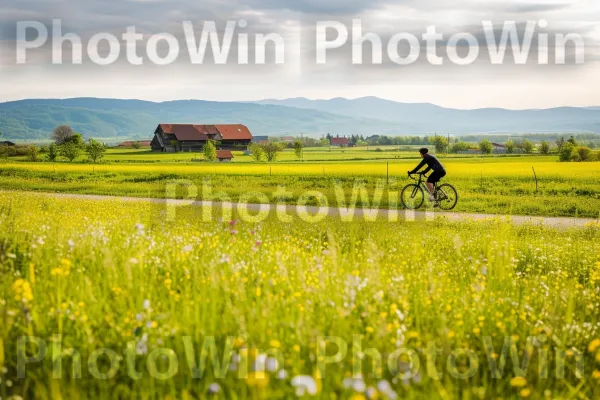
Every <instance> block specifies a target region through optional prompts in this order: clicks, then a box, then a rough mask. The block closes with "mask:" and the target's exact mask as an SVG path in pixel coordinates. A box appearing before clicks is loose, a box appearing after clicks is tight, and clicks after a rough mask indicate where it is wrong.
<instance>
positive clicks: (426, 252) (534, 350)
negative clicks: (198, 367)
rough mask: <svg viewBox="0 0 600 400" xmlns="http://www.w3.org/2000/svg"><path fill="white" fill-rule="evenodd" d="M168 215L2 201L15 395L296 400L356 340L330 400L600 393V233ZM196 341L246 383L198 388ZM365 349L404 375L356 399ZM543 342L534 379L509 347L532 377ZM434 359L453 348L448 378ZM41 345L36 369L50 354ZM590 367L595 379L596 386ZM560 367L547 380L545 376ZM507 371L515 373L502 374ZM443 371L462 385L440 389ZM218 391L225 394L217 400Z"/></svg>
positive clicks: (336, 371) (113, 204) (385, 377)
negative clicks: (496, 371)
mask: <svg viewBox="0 0 600 400" xmlns="http://www.w3.org/2000/svg"><path fill="white" fill-rule="evenodd" d="M164 214H165V210H164V209H163V207H162V206H160V205H156V204H154V205H153V204H150V203H146V202H140V203H122V202H120V201H117V200H109V201H84V200H69V199H53V198H48V197H38V196H35V195H33V194H19V193H0V271H1V274H0V288H1V290H2V293H3V296H2V300H1V301H0V316H1V317H2V325H1V329H0V350H2V351H1V352H0V370H2V371H3V372H2V375H1V376H2V380H1V381H0V396H1V397H2V398H11V397H10V396H16V395H18V396H21V397H23V398H41V399H44V398H46V399H50V398H51V399H59V398H64V399H75V398H81V399H84V398H99V399H109V398H142V399H166V398H169V399H199V398H222V399H232V398H237V399H266V398H291V397H294V396H295V393H296V391H297V387H295V385H294V382H296V381H294V378H297V377H299V376H306V378H305V379H309V380H310V379H314V378H315V376H318V375H317V370H318V368H319V361H323V360H324V359H323V358H322V357H324V356H332V355H334V354H336V352H337V351H338V347H337V346H336V345H335V344H333V343H332V342H335V343H338V344H339V343H347V344H348V346H349V347H348V352H347V354H346V355H345V356H344V357H340V359H339V362H332V363H330V364H328V365H327V366H326V370H325V371H324V374H323V375H321V378H322V379H317V380H316V382H317V383H318V384H317V385H316V387H317V391H318V392H317V394H316V398H338V399H364V398H365V397H364V394H363V393H362V391H363V390H364V389H361V386H362V385H363V384H364V387H365V388H367V387H368V388H372V389H369V392H370V393H371V395H373V394H374V393H377V395H378V397H379V398H382V399H385V398H389V394H390V392H389V391H387V394H388V397H386V394H385V392H386V390H381V389H382V388H383V389H384V387H383V386H381V385H383V383H382V382H387V384H388V385H389V387H390V389H389V390H391V391H393V392H394V393H397V394H398V395H399V396H401V397H402V398H410V399H420V398H428V399H459V398H465V397H468V398H482V399H483V398H497V397H502V398H506V399H509V398H520V397H523V396H528V395H531V397H532V398H543V397H544V396H546V397H550V398H573V397H576V398H586V397H587V398H597V397H598V396H599V395H600V387H599V385H598V379H597V378H598V376H600V371H598V367H599V364H598V362H597V361H596V359H597V358H596V352H597V351H598V350H597V349H598V348H599V347H598V345H597V344H598V342H597V340H596V339H598V338H599V337H600V328H599V327H598V324H597V321H598V320H599V319H600V311H599V308H598V303H599V302H600V298H599V295H598V293H600V286H599V285H600V233H599V230H598V227H592V226H590V227H589V228H585V229H580V230H563V231H556V230H552V229H545V228H540V227H534V226H523V227H514V226H512V225H510V224H506V223H503V222H501V221H489V222H485V223H447V222H444V221H443V220H439V221H437V222H430V223H424V222H414V223H387V222H384V221H378V222H371V223H367V222H359V221H357V222H351V223H344V222H342V221H340V220H338V219H326V220H325V221H323V222H321V223H315V224H306V223H303V222H302V221H300V220H294V221H292V222H287V223H284V222H281V221H279V220H278V219H277V218H276V217H275V216H271V217H269V218H268V219H267V220H266V221H264V222H262V223H261V224H259V225H257V224H253V223H247V222H243V221H238V222H237V223H236V224H231V223H229V221H224V222H219V221H218V218H217V217H215V219H214V220H213V221H212V222H202V221H200V218H199V215H198V212H197V210H194V209H182V210H180V212H179V213H178V214H177V216H176V219H175V220H174V221H167V220H166V219H165V217H164ZM236 219H237V218H236ZM24 335H25V336H34V337H37V338H39V339H40V340H43V341H45V342H46V344H47V345H48V355H47V357H46V358H45V359H44V360H43V361H40V362H30V363H28V364H27V365H26V366H25V370H24V375H23V378H22V379H18V378H17V359H18V354H17V341H18V338H19V337H21V336H24ZM53 335H60V339H61V343H62V348H63V349H65V351H66V352H65V353H63V354H62V355H63V358H62V367H61V368H59V367H58V366H57V364H53V362H52V357H53V354H56V353H53V352H55V351H56V350H54V348H53V347H52V337H53ZM185 337H188V338H189V339H187V340H189V343H191V344H192V346H193V349H194V351H195V354H194V359H195V360H196V362H199V360H200V354H201V353H202V346H203V344H206V343H210V342H208V341H207V340H209V339H210V338H214V340H215V343H216V348H217V350H218V352H219V353H218V356H219V359H220V360H222V359H221V357H222V356H223V354H224V349H225V348H226V344H227V343H229V344H230V345H231V352H232V353H231V355H232V357H231V359H229V360H228V361H227V362H228V365H229V368H225V372H224V374H223V375H222V376H220V377H217V373H216V371H215V368H214V367H213V365H212V363H211V361H210V360H211V358H210V357H209V358H208V361H207V364H206V366H207V367H206V370H205V371H204V374H203V375H202V376H201V377H198V379H193V376H192V373H191V370H190V363H189V360H188V358H187V355H189V354H190V353H189V352H190V351H191V350H190V349H191V348H188V349H187V350H186V347H185V345H184V343H185V342H184V338H185ZM319 337H331V339H328V341H327V343H329V345H328V346H326V347H325V348H323V347H320V344H323V339H321V340H320V339H319ZM357 338H360V346H361V348H362V349H363V350H365V349H375V350H376V351H377V352H378V353H379V354H381V355H382V357H383V358H382V360H383V362H384V363H383V364H382V365H381V368H379V367H377V368H373V367H372V365H373V364H372V362H371V361H372V360H371V359H370V358H369V357H367V358H366V359H365V360H363V361H362V363H360V368H361V371H362V375H360V376H356V380H355V381H354V382H347V381H345V379H347V378H349V377H351V376H353V367H354V368H357V365H358V364H353V360H354V361H355V360H358V359H359V355H360V354H361V352H360V351H359V349H358V348H357V347H353V345H352V343H353V340H354V343H356V341H357V340H358V339H357ZM528 338H529V339H528ZM534 338H537V339H536V340H542V343H543V344H542V346H541V347H540V346H534V345H532V346H533V347H531V359H530V364H529V366H528V367H527V368H525V371H524V372H518V370H517V369H516V368H517V365H516V364H515V363H514V362H513V361H511V353H510V352H507V353H505V354H503V351H502V348H503V344H504V343H505V340H513V341H514V343H515V353H514V354H515V355H516V356H517V357H518V358H519V361H522V357H523V354H524V352H525V351H526V349H527V348H528V347H527V345H526V343H528V340H534ZM56 340H57V339H55V341H54V342H55V343H57V342H56ZM488 342H489V343H490V344H491V346H492V347H491V348H486V346H485V343H488ZM128 343H131V344H130V346H131V347H130V348H131V349H132V350H130V351H132V352H131V353H127V352H126V351H127V348H128V347H127V346H128ZM531 343H533V344H535V343H538V342H531ZM428 345H430V346H434V348H435V349H438V350H439V353H435V361H431V363H430V364H429V365H428V362H427V354H431V353H427V350H426V349H427V348H428V347H427V346H428ZM25 348H26V349H27V351H28V353H26V355H28V356H33V355H35V354H36V351H37V348H36V346H35V345H33V344H29V345H27V346H26V347H25ZM70 348H72V349H74V351H69V350H66V349H70ZM103 348H105V349H110V350H112V351H114V352H116V353H117V354H120V355H122V357H123V358H122V359H121V361H120V363H119V364H118V367H117V368H116V370H115V371H114V372H115V373H114V375H113V376H110V377H109V378H108V379H104V380H101V379H97V378H94V372H93V370H91V369H90V367H89V365H88V361H89V359H90V356H91V355H92V354H93V353H94V352H95V351H98V350H99V349H103ZM134 349H137V350H138V351H137V352H136V351H135V350H134ZM157 349H163V350H158V351H159V353H153V352H154V351H157ZM269 349H270V350H269ZM398 349H404V350H403V351H404V352H405V354H413V357H416V359H418V360H419V369H418V370H414V369H413V377H412V378H410V377H409V378H407V379H405V380H403V379H400V378H398V376H397V374H398V373H400V372H403V373H404V372H407V371H408V370H407V368H408V366H409V364H408V361H409V359H406V358H405V357H400V358H399V359H398V360H399V364H392V367H391V368H392V369H390V367H389V365H388V364H387V363H386V361H387V360H388V359H389V358H390V356H391V355H392V354H394V351H397V350H398ZM409 349H411V351H413V353H406V352H407V351H409ZM506 350H507V351H508V348H507V349H506ZM186 351H187V353H186ZM459 351H462V353H460V352H459ZM465 351H466V352H467V353H465ZM373 353H374V350H371V351H369V352H368V354H370V355H372V354H373ZM73 354H76V355H77V354H78V355H80V356H81V359H82V374H81V379H74V378H73V373H72V371H73V370H72V365H73V363H72V356H73ZM127 354H129V356H126V355H127ZM161 354H162V355H165V357H162V356H161ZM452 354H454V355H452ZM460 354H462V355H460ZM465 354H469V355H471V357H475V358H476V360H477V363H478V365H479V367H477V368H475V367H473V366H474V365H475V364H469V361H468V359H467V357H466V356H465ZM579 354H580V355H581V357H582V358H581V360H582V362H583V366H584V367H585V368H584V370H583V373H582V375H581V376H579V377H578V376H576V362H575V357H576V356H577V357H579ZM204 355H205V356H206V355H207V352H206V351H205V352H204ZM262 355H264V357H266V358H267V359H268V360H269V361H268V362H267V365H270V366H271V367H272V368H270V369H269V370H267V372H265V374H264V375H263V374H260V373H256V371H255V368H256V365H257V364H256V361H257V360H260V359H261V357H263V356H262ZM167 356H168V357H170V359H171V360H173V359H174V358H177V361H178V368H177V370H176V371H175V373H174V375H173V376H170V377H168V378H167V379H160V376H159V375H157V374H156V373H154V374H152V373H150V372H149V371H150V370H149V369H148V362H149V363H150V365H151V366H152V367H153V366H154V365H155V364H156V365H157V368H158V371H159V372H161V373H166V372H167V371H169V365H167V360H168V358H167ZM563 356H564V362H563V364H564V366H565V368H564V375H562V376H561V374H560V367H558V366H557V365H561V362H562V361H561V360H562V357H563ZM127 357H129V358H127ZM274 357H278V358H279V362H278V363H277V365H275V364H274V362H273V360H270V358H274ZM453 357H456V359H455V358H453ZM544 357H546V360H547V366H548V370H547V372H548V376H547V377H544V376H543V375H540V373H539V372H538V367H539V365H540V362H542V363H543V361H542V360H543V359H544ZM149 359H150V361H148V360H149ZM493 359H496V360H497V361H498V362H499V363H500V362H501V361H500V360H502V359H504V360H505V361H506V365H505V367H504V370H503V372H502V373H501V374H500V375H499V376H498V377H494V376H493V375H492V372H491V370H490V360H493ZM109 360H110V357H109V356H106V355H104V356H102V357H101V358H100V359H99V362H98V365H99V370H100V372H102V373H106V372H107V371H109V370H110V365H109V364H108V362H109ZM128 360H129V361H128ZM235 360H237V362H236V361H235ZM413 360H415V358H413ZM448 360H450V362H451V364H450V366H451V367H448V365H449V364H448ZM452 360H454V361H455V363H454V364H452ZM114 361H115V362H117V360H116V359H115V360H114ZM130 362H133V363H134V364H135V371H136V373H135V374H133V373H132V372H131V371H132V370H131V369H129V370H128V367H127V365H128V363H130ZM246 362H247V365H248V373H244V372H243V370H244V365H246V364H245V363H246ZM557 363H558V364H557ZM53 365H54V368H55V370H57V371H60V373H61V378H60V379H54V378H53V375H52V374H53ZM95 365H96V364H95V363H92V366H95ZM129 365H131V364H129ZM395 365H399V367H400V368H401V369H400V371H398V370H395V368H396V367H395ZM414 365H415V364H413V367H414ZM452 365H455V366H456V369H454V367H452ZM470 367H473V368H470ZM433 368H435V370H436V371H439V372H441V373H443V375H442V376H441V377H439V380H438V379H436V375H434V374H433V372H431V371H433ZM469 371H470V372H472V374H471V373H470V372H469ZM138 373H139V374H141V375H140V376H139V379H133V378H132V377H135V376H136V374H138ZM458 374H465V375H469V378H467V379H461V378H459V377H458ZM557 374H558V375H557ZM517 375H522V376H523V378H524V379H515V377H516V376H517ZM280 378H281V379H280ZM215 384H217V385H218V387H219V388H220V391H219V393H217V394H215V395H214V396H209V394H208V393H209V391H210V390H211V387H212V389H214V388H215V387H216V386H215ZM352 384H354V386H353V385H352ZM211 385H212V386H211ZM378 385H379V386H378ZM378 387H379V388H380V389H379V390H378V389H377V388H378Z"/></svg>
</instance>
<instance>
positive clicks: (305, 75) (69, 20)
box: [0, 0, 600, 109]
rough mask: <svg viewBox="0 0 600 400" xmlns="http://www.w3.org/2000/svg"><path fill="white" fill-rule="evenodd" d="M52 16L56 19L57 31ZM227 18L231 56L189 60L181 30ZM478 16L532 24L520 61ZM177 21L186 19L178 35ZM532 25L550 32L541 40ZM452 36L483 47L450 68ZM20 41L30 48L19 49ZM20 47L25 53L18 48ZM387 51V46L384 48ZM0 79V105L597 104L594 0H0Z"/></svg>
mask: <svg viewBox="0 0 600 400" xmlns="http://www.w3.org/2000/svg"><path fill="white" fill-rule="evenodd" d="M53 20H57V21H60V30H61V31H60V32H58V29H57V28H56V26H54V25H53ZM228 21H230V22H229V23H230V24H233V26H234V27H235V29H233V31H231V32H232V41H231V46H230V51H229V56H228V57H226V58H225V59H224V61H223V60H222V61H223V63H221V64H219V63H218V62H216V61H215V60H216V57H215V53H214V52H213V51H211V50H210V49H209V50H207V52H206V54H205V55H204V58H203V60H202V63H200V62H198V59H196V62H193V60H192V59H193V57H192V56H190V54H189V50H188V46H190V40H191V39H194V41H195V43H194V45H195V46H196V47H197V46H198V44H199V42H200V38H201V36H202V31H203V30H204V29H207V22H208V23H211V22H212V23H214V27H215V29H216V37H217V38H218V40H220V41H222V40H224V36H225V35H226V33H227V30H226V26H227V23H228ZM240 21H243V22H240ZM353 21H360V26H361V29H362V32H359V33H357V34H356V38H360V37H362V35H365V34H372V35H376V37H377V40H376V42H377V41H379V42H380V45H381V62H380V63H375V64H373V63H372V56H373V51H372V49H373V48H375V47H378V46H379V44H377V43H375V45H373V44H372V43H373V42H372V41H371V40H367V41H366V42H365V43H364V44H363V45H362V46H361V45H360V44H358V45H357V46H355V47H354V48H353V46H352V41H353V33H354V32H353ZM483 21H490V23H492V24H493V30H492V31H493V33H494V34H495V35H496V36H494V38H496V39H498V40H499V38H500V37H501V33H502V29H503V24H504V23H505V22H507V21H514V23H515V27H516V32H517V33H518V35H519V38H520V39H521V38H523V37H524V35H526V34H527V29H526V27H527V24H528V22H529V23H530V24H534V25H533V26H534V31H533V34H532V48H531V49H530V53H529V57H528V58H527V60H526V61H527V62H526V63H525V64H517V63H516V61H515V59H514V58H513V56H512V54H509V55H508V56H507V57H506V58H505V60H504V63H502V64H493V63H492V62H491V57H490V56H489V51H490V49H489V47H488V45H487V43H489V42H486V34H485V30H484V23H483ZM184 23H187V24H188V27H189V29H190V30H189V31H187V34H188V36H186V30H185V28H184V25H183V24H184ZM354 24H356V22H354ZM540 24H542V25H540ZM25 25H29V26H30V27H29V28H28V30H27V31H25V35H24V36H23V35H21V36H19V32H20V29H21V30H22V29H23V26H25ZM325 25H327V26H330V28H329V29H328V30H327V31H322V32H321V33H319V29H318V27H319V26H321V27H322V26H325ZM40 26H41V27H43V29H44V30H46V31H47V33H48V38H47V41H46V43H45V44H43V45H41V44H35V43H33V41H34V40H35V39H36V37H37V33H39V29H40V28H39V27H40ZM334 27H335V28H334ZM430 27H435V29H436V32H437V33H439V34H441V35H443V37H441V38H440V40H439V41H438V42H436V44H435V46H433V47H432V49H433V51H435V54H436V56H437V57H440V58H441V59H442V60H443V62H442V65H432V63H431V62H430V61H429V58H428V53H427V51H428V50H427V48H426V45H425V42H424V40H422V38H421V36H422V35H423V34H424V33H426V32H427V30H428V29H429V28H430ZM128 28H130V29H131V28H135V32H136V33H137V34H139V36H140V39H139V40H138V41H137V43H136V44H134V45H133V47H132V46H129V48H128V44H127V41H126V40H125V39H124V38H123V37H122V36H123V34H125V33H126V32H127V31H128ZM343 30H346V31H347V34H348V39H347V41H346V42H345V44H344V45H342V46H340V47H339V48H332V49H329V50H328V51H327V53H326V54H327V62H326V63H325V64H318V63H317V60H318V57H317V54H318V48H317V47H318V46H317V42H318V41H319V42H320V43H321V46H324V43H326V42H329V43H332V42H334V41H335V39H336V37H338V38H339V36H338V35H342V36H343V32H342V31H343ZM36 32H37V33H36ZM163 33H166V34H168V36H170V37H171V38H172V39H173V40H175V41H176V42H177V46H178V47H179V52H178V53H177V54H178V56H177V57H175V58H173V59H172V60H171V61H170V62H168V63H166V64H167V65H157V63H156V62H153V60H165V58H166V57H167V56H168V55H169V49H171V51H172V50H173V46H172V45H171V47H169V46H167V41H166V40H164V39H163V40H159V39H157V38H158V36H157V35H159V34H163ZM240 33H241V34H242V36H246V37H247V38H248V39H247V43H246V42H245V41H244V39H240V38H241V37H242V36H240ZM540 33H542V34H544V35H545V36H547V37H548V38H549V39H548V45H547V46H546V45H544V42H543V39H541V37H540V36H539V34H540ZM61 34H62V35H66V34H74V35H77V37H78V38H79V40H80V41H81V54H82V59H81V63H73V62H72V61H73V53H75V54H76V55H77V52H78V51H77V48H76V46H75V48H73V46H72V45H71V43H70V42H66V43H65V44H63V45H62V46H61V45H60V42H59V41H58V38H59V37H60V36H61ZM99 34H101V35H104V37H106V35H113V36H114V37H116V38H117V39H118V40H117V42H116V43H113V45H115V44H116V46H117V47H113V48H110V46H109V45H108V41H107V40H97V41H96V40H95V39H97V38H98V37H99V36H98V35H99ZM455 34H461V35H463V36H461V37H463V38H464V37H466V36H464V35H465V34H468V35H469V37H470V38H473V39H474V40H477V43H478V44H480V47H479V50H478V51H479V53H478V54H475V57H474V58H473V59H472V60H471V61H472V62H470V63H469V65H456V64H455V63H454V62H453V59H452V58H451V57H450V55H449V54H450V53H452V54H455V55H456V57H455V59H456V58H460V57H462V59H463V60H464V59H465V57H466V56H467V55H469V54H470V53H469V49H468V47H467V46H466V44H467V41H466V39H464V40H462V41H455V42H452V41H451V40H450V38H451V37H452V36H453V35H455ZM53 35H55V36H56V38H53ZM257 35H261V36H262V37H271V38H274V37H277V38H281V43H283V46H281V48H282V49H283V50H280V54H279V55H280V56H281V57H282V60H279V61H282V62H281V63H276V61H278V60H277V57H276V51H275V49H276V48H277V46H276V44H275V43H280V42H277V40H273V41H271V42H268V44H267V45H266V46H265V48H266V49H267V50H266V56H265V60H264V61H265V63H264V64H258V63H257V58H256V56H255V51H256V48H257V47H259V46H257V43H258V39H257ZM268 35H270V36H268ZM372 35H371V36H369V37H371V38H372V37H373V36H372ZM398 35H400V37H403V38H406V37H407V35H413V36H414V37H416V38H419V43H417V45H418V46H419V48H417V49H416V50H415V47H414V43H413V44H412V45H413V47H412V48H410V47H409V46H408V44H409V41H408V40H403V39H397V40H395V39H394V38H397V37H399V36H398ZM557 35H578V37H580V38H582V39H581V40H582V41H583V42H582V43H583V45H584V50H583V57H584V60H583V61H582V60H578V59H577V57H576V54H575V51H576V49H577V46H576V45H575V44H574V43H575V42H571V43H569V44H568V45H566V46H563V47H564V48H565V49H566V50H565V63H564V64H557V63H556V58H555V57H556V56H557V54H556V52H555V48H556V47H555V46H556V45H557V42H556V39H555V38H556V37H557ZM394 40H395V42H394ZM26 41H28V43H29V45H31V46H33V45H36V46H39V47H36V48H31V49H26V50H23V48H22V47H23V46H25V45H26V43H25V42H26ZM152 41H155V42H154V44H155V46H154V48H155V49H156V51H155V52H156V55H155V57H154V58H153V57H152V55H151V51H149V50H148V48H150V47H152V46H150V42H152ZM57 43H58V44H57ZM209 43H210V42H209ZM92 44H94V46H92ZM208 47H209V48H210V44H209V45H208ZM559 47H560V46H559ZM18 48H21V53H20V54H25V55H26V60H23V58H21V59H20V58H19V56H18V54H19V53H18V51H17V50H18ZM58 48H61V49H62V61H63V62H62V64H58V63H56V62H53V57H57V49H58ZM90 48H91V49H92V50H90ZM360 48H362V52H363V54H362V56H363V63H362V64H356V63H355V62H354V61H355V60H353V57H358V56H357V50H356V49H360ZM389 48H393V51H391V53H390V50H389ZM546 48H547V49H548V50H547V53H548V60H549V62H548V63H547V64H543V65H542V64H540V62H539V60H540V59H539V57H540V53H544V51H545V50H544V49H546ZM411 49H412V51H413V53H410V50H411ZM133 50H135V52H136V56H138V57H141V59H142V63H141V65H133V64H134V63H132V62H131V59H130V57H129V56H128V52H129V51H133ZM193 50H194V51H197V48H194V49H193ZM321 51H323V49H321ZM23 52H24V53H23ZM94 52H95V53H98V54H97V56H98V57H97V58H104V59H109V58H111V57H114V62H111V63H109V65H97V64H96V63H94V59H95V58H94V54H93V53H94ZM240 52H241V53H242V56H241V57H240V56H239V55H238V54H239V53H240ZM376 53H377V52H376ZM243 54H247V63H246V64H244V63H243V61H244V58H245V57H244V56H243ZM390 54H391V55H390ZM411 54H412V55H413V56H415V57H416V58H415V59H414V61H412V62H411V63H408V62H406V61H400V62H398V61H394V58H393V56H394V55H395V56H397V58H398V59H402V60H407V59H409V58H410V57H409V56H410V55H411ZM402 62H405V63H406V65H403V64H402ZM0 82H1V86H0V87H1V89H2V90H0V101H12V100H19V99H25V98H70V97H106V98H135V99H144V100H152V101H166V100H177V99H203V100H215V101H250V100H261V99H269V98H273V99H283V98H292V97H307V98H313V99H329V98H334V97H346V98H358V97H364V96H377V97H381V98H386V99H390V100H395V101H401V102H407V103H421V102H428V103H434V104H438V105H441V106H445V107H452V108H461V109H472V108H482V107H502V108H509V109H527V108H549V107H555V106H600V90H598V87H599V85H598V82H600V2H598V1H597V0H519V1H517V0H479V1H476V2H475V1H467V0H454V1H452V2H449V1H447V0H370V1H364V0H328V1H323V0H243V1H242V0H228V1H226V2H224V1H222V0H196V1H183V0H168V1H167V0H86V1H77V0H53V1H49V0H3V1H2V3H0Z"/></svg>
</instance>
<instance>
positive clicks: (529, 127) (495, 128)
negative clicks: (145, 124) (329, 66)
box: [258, 97, 600, 134]
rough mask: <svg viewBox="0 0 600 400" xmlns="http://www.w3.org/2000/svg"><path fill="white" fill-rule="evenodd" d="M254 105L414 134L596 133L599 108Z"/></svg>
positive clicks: (369, 101)
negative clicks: (369, 121) (370, 122)
mask: <svg viewBox="0 0 600 400" xmlns="http://www.w3.org/2000/svg"><path fill="white" fill-rule="evenodd" d="M258 103H259V104H271V105H280V106H286V107H296V108H301V109H308V110H320V111H325V112H329V113H334V114H339V115H345V116H353V117H368V118H373V119H377V120H380V121H388V122H394V123H398V124H402V125H409V126H413V127H415V133H428V132H429V133H431V132H444V133H454V134H467V133H485V132H508V133H518V132H557V131H558V132H600V107H587V108H577V107H558V108H550V109H533V110H506V109H501V108H481V109H475V110H458V109H452V108H444V107H440V106H436V105H434V104H429V103H399V102H395V101H391V100H384V99H380V98H377V97H363V98H359V99H354V100H350V99H344V98H335V99H331V100H309V99H306V98H295V99H286V100H262V101H259V102H258Z"/></svg>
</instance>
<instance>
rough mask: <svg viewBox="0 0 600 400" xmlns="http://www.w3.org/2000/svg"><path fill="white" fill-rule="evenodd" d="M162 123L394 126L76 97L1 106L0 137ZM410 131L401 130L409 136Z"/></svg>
mask: <svg viewBox="0 0 600 400" xmlns="http://www.w3.org/2000/svg"><path fill="white" fill-rule="evenodd" d="M161 122H169V123H209V124H210V123H243V124H245V125H247V126H248V127H249V128H250V130H251V131H252V132H253V133H254V134H255V135H269V134H285V133H290V134H292V133H298V132H306V133H307V134H308V133H327V132H331V133H345V132H361V131H362V132H388V130H389V129H390V128H391V126H390V124H389V123H387V122H385V121H377V120H375V119H368V118H354V117H346V116H343V115H336V114H331V113H326V112H322V111H317V110H308V109H298V108H294V107H284V106H277V105H261V104H249V103H233V102H231V103H228V102H211V101H200V100H180V101H170V102H164V103H154V102H149V101H141V100H114V99H95V98H77V99H66V100H22V101H15V102H7V103H1V104H0V132H2V133H3V137H4V138H7V139H44V138H48V137H49V136H50V133H51V132H52V130H53V129H54V128H55V127H56V126H58V125H61V124H69V125H71V126H72V127H73V129H74V130H75V131H77V132H81V133H82V134H83V135H84V137H102V138H110V137H145V138H149V137H151V136H152V134H153V132H154V129H155V128H156V126H157V125H158V124H159V123H161ZM410 129H411V128H410V127H408V126H406V127H404V128H403V129H402V131H404V132H408V131H409V130H410Z"/></svg>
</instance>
